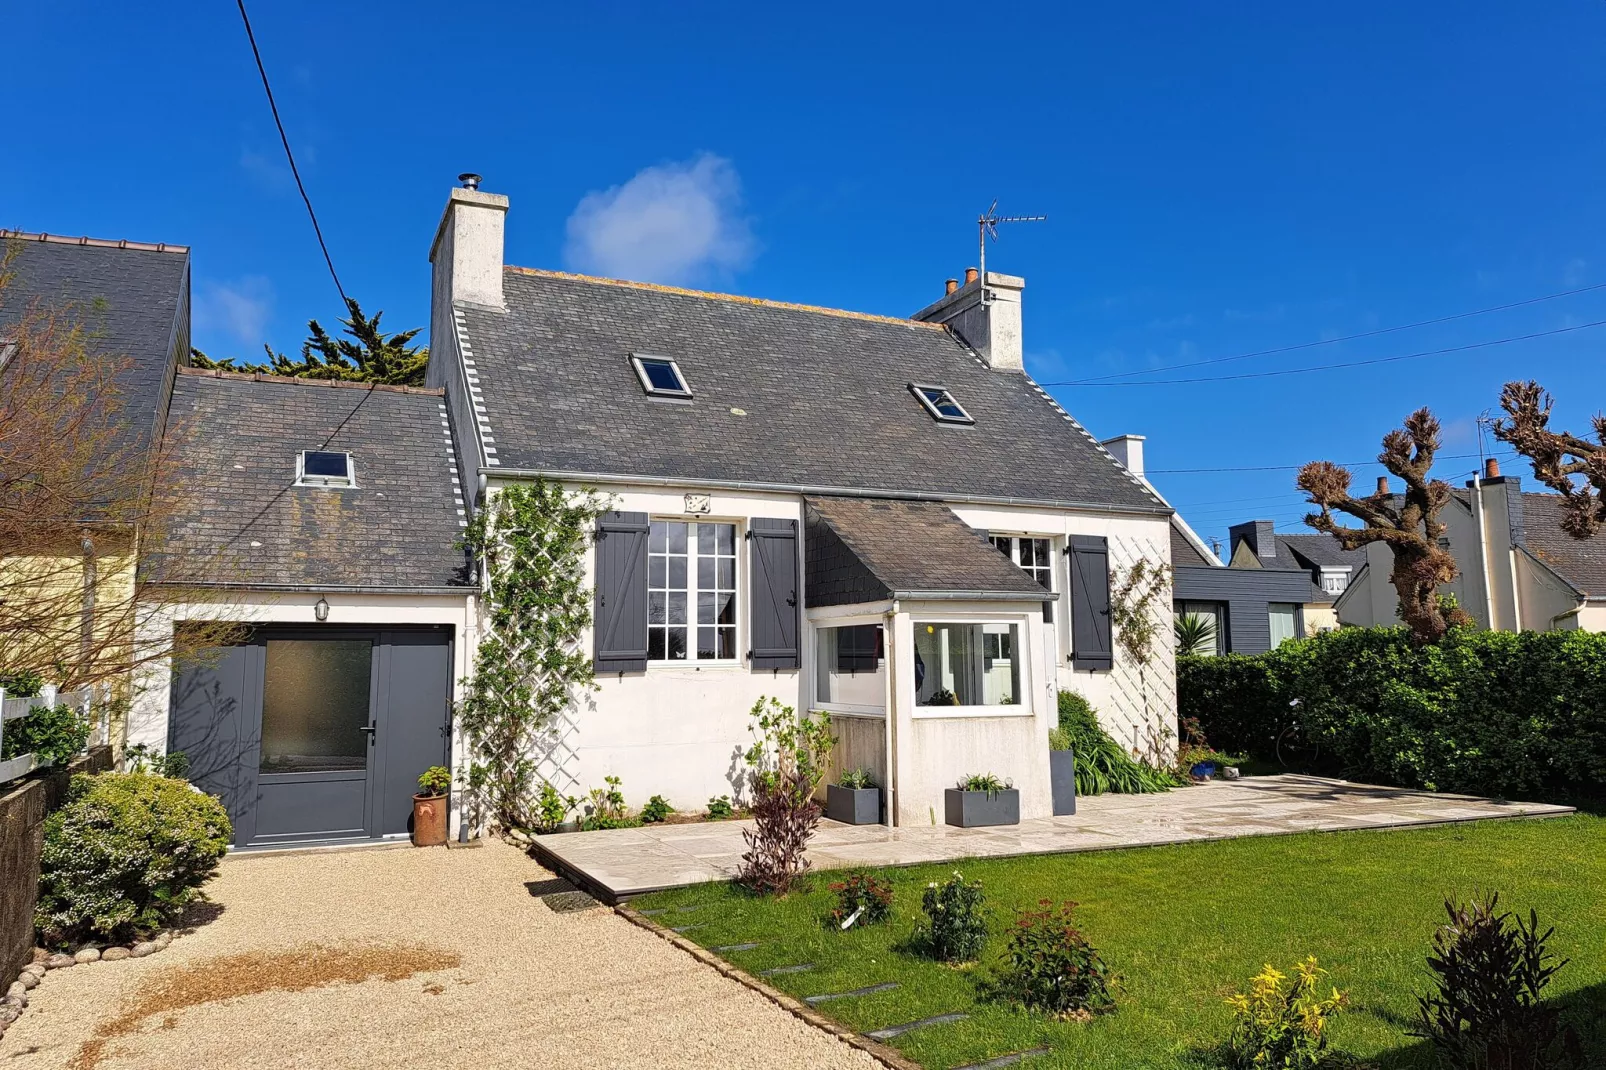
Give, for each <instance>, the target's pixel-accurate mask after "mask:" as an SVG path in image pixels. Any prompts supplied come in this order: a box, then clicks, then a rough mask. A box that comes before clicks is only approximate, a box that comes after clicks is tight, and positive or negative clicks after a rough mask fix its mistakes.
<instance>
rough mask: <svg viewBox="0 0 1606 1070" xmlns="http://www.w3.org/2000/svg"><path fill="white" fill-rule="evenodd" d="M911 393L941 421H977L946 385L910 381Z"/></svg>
mask: <svg viewBox="0 0 1606 1070" xmlns="http://www.w3.org/2000/svg"><path fill="white" fill-rule="evenodd" d="M909 393H911V394H913V395H914V396H915V397H916V398H918V399H919V400H920V404H921V405H922V406H924V407H925V410H926V411H927V412H929V413H930V414H931V416H932V418H933V419H935V420H936V421H938V422H939V423H945V424H973V423H975V422H976V421H975V420H974V419H972V418H971V415H970V413H968V412H966V411H965V407H964V406H963V405H961V404H959V399H958V398H956V397H954V396H953V394H952V393H951V392H950V391H949V389H948V388H947V387H945V386H936V385H933V384H931V383H910V384H909Z"/></svg>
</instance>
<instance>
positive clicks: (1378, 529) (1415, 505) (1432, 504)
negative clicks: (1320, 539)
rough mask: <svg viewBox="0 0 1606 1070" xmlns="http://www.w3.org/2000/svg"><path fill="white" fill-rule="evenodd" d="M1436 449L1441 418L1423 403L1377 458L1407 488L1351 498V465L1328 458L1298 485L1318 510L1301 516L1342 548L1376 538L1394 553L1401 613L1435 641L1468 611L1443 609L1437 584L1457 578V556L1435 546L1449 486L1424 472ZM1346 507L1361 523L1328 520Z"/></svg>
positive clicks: (1420, 635) (1418, 635)
mask: <svg viewBox="0 0 1606 1070" xmlns="http://www.w3.org/2000/svg"><path fill="white" fill-rule="evenodd" d="M1438 450H1439V421H1438V420H1436V419H1434V416H1433V414H1432V413H1431V412H1429V411H1428V410H1427V409H1418V410H1416V411H1415V412H1413V413H1412V414H1411V415H1410V416H1408V417H1406V419H1405V426H1404V427H1400V428H1396V429H1395V430H1393V431H1390V432H1389V433H1388V434H1386V435H1384V436H1383V452H1382V453H1380V454H1378V456H1377V459H1378V462H1379V463H1380V464H1382V465H1383V467H1384V468H1386V469H1388V470H1389V472H1391V473H1392V474H1393V475H1395V476H1398V477H1399V478H1400V479H1401V480H1403V481H1404V482H1405V493H1404V494H1398V495H1397V494H1394V493H1393V492H1391V491H1390V490H1389V489H1388V487H1387V486H1383V485H1380V486H1379V487H1378V489H1377V492H1376V493H1374V494H1372V495H1370V496H1368V497H1365V498H1357V497H1355V496H1353V495H1352V494H1350V472H1349V470H1348V469H1346V468H1342V467H1340V466H1339V465H1336V464H1334V463H1333V462H1332V461H1312V462H1310V463H1309V464H1307V465H1306V466H1305V467H1303V468H1301V469H1300V470H1299V480H1298V483H1299V489H1300V490H1302V491H1304V492H1305V494H1306V495H1308V496H1309V498H1310V503H1311V504H1312V505H1314V506H1316V507H1317V508H1319V509H1320V510H1321V512H1319V513H1311V514H1309V515H1307V516H1306V517H1305V523H1306V524H1309V525H1310V526H1311V527H1313V528H1315V529H1316V530H1317V531H1321V532H1325V533H1327V534H1329V535H1331V536H1333V537H1334V538H1335V539H1337V540H1338V542H1339V545H1341V546H1343V547H1344V549H1346V550H1358V549H1360V548H1361V547H1363V546H1366V545H1367V544H1369V543H1374V542H1381V543H1383V544H1384V545H1386V546H1387V547H1388V548H1389V550H1390V552H1392V553H1393V555H1394V567H1393V569H1392V570H1391V571H1390V573H1389V582H1390V583H1392V584H1393V585H1394V589H1395V591H1396V592H1398V593H1399V597H1400V619H1401V620H1403V621H1404V622H1405V624H1406V626H1407V627H1409V628H1410V629H1411V636H1412V638H1413V639H1415V640H1416V641H1417V642H1419V643H1436V642H1438V641H1439V639H1440V638H1441V637H1443V635H1444V633H1445V632H1446V631H1447V630H1449V627H1450V626H1451V625H1452V624H1463V623H1467V622H1468V621H1469V620H1470V618H1469V617H1467V615H1466V613H1465V612H1463V611H1462V610H1460V609H1455V608H1450V609H1448V610H1447V609H1446V607H1445V605H1444V604H1443V603H1442V602H1441V600H1440V598H1439V584H1441V583H1447V582H1449V581H1450V580H1453V579H1455V577H1456V573H1457V569H1456V564H1455V558H1453V557H1451V556H1450V554H1449V553H1448V552H1446V551H1445V550H1443V549H1440V547H1439V539H1440V537H1442V536H1443V535H1444V530H1445V528H1444V522H1443V521H1442V520H1440V519H1439V514H1440V512H1441V511H1442V510H1443V509H1444V507H1445V505H1447V504H1448V503H1449V501H1450V485H1449V484H1448V483H1446V482H1444V480H1442V479H1429V478H1428V471H1429V470H1430V469H1431V468H1432V467H1433V457H1434V455H1435V454H1436V453H1437V452H1438ZM1335 509H1336V510H1338V511H1339V512H1341V513H1347V514H1349V515H1350V516H1352V517H1354V518H1355V519H1357V520H1359V521H1361V522H1362V523H1363V524H1364V525H1365V526H1364V527H1346V526H1344V525H1342V524H1339V523H1338V522H1337V521H1335V520H1334V519H1333V510H1335Z"/></svg>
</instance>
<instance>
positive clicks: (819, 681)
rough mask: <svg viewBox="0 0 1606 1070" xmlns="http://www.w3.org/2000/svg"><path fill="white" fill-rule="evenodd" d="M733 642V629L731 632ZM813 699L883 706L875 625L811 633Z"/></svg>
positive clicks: (882, 675) (881, 665) (883, 681)
mask: <svg viewBox="0 0 1606 1070" xmlns="http://www.w3.org/2000/svg"><path fill="white" fill-rule="evenodd" d="M731 632H732V636H733V639H732V641H733V642H734V633H735V629H731ZM815 635H816V636H817V641H816V644H815V667H814V674H815V675H814V679H815V683H814V700H815V701H816V702H834V703H846V704H847V705H850V706H861V707H869V708H872V709H876V710H881V709H884V708H885V706H886V700H887V692H886V680H887V678H886V671H887V664H886V658H885V656H884V652H883V648H882V645H881V626H880V625H879V624H857V625H848V626H845V627H838V628H818V629H816V630H815Z"/></svg>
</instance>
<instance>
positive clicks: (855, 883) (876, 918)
mask: <svg viewBox="0 0 1606 1070" xmlns="http://www.w3.org/2000/svg"><path fill="white" fill-rule="evenodd" d="M831 891H832V892H834V893H835V894H836V908H835V909H834V910H832V911H831V920H833V921H835V922H836V924H837V927H838V928H840V929H846V928H848V927H849V926H850V925H879V924H880V923H881V922H884V921H886V920H887V919H888V918H890V917H892V882H891V881H885V880H881V879H880V878H879V877H874V876H871V875H870V874H868V873H865V872H864V871H863V870H854V871H853V872H852V873H849V874H848V875H847V876H846V877H844V878H842V879H841V880H839V881H836V882H834V883H833V884H832V885H831Z"/></svg>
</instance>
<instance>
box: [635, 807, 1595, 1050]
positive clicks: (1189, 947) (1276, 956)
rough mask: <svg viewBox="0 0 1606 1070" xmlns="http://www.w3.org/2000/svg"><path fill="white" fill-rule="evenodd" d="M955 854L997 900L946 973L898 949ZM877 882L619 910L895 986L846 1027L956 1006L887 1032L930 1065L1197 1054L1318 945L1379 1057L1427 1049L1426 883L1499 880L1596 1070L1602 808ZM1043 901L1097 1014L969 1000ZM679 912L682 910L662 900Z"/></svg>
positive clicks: (781, 980)
mask: <svg viewBox="0 0 1606 1070" xmlns="http://www.w3.org/2000/svg"><path fill="white" fill-rule="evenodd" d="M955 868H957V869H959V870H961V871H962V872H963V873H964V874H965V876H966V877H973V878H979V879H980V880H981V881H982V882H983V883H984V884H985V886H986V889H987V892H988V898H989V902H990V904H991V907H992V912H993V913H992V919H991V926H992V931H993V938H992V940H991V942H990V944H989V947H988V950H987V952H986V954H985V955H984V956H983V960H982V962H981V963H980V964H979V965H978V966H976V967H973V968H970V969H962V970H961V969H953V968H950V967H945V966H939V965H936V964H934V963H931V962H927V961H925V960H923V959H920V958H917V957H915V956H914V955H912V954H911V953H909V952H907V951H905V950H903V949H902V945H903V944H904V942H905V941H906V939H907V938H908V936H909V934H910V931H911V929H912V928H913V927H914V925H915V922H916V921H917V919H918V918H919V915H920V893H921V891H922V889H923V888H924V886H925V885H926V883H927V882H928V881H931V880H933V879H938V878H942V877H945V876H946V875H947V874H948V873H949V872H951V871H952V870H953V869H955ZM881 875H883V876H885V877H889V878H890V879H891V880H892V881H893V882H894V885H895V889H896V893H895V894H896V898H895V900H894V916H893V920H892V922H891V923H890V924H888V925H883V926H880V927H876V928H872V929H867V930H850V931H848V932H846V933H840V932H836V931H834V930H831V929H828V928H827V927H826V926H825V925H824V924H823V923H822V919H823V918H824V917H825V915H826V914H827V912H828V911H829V909H830V907H831V905H832V903H833V897H832V896H831V894H830V893H829V891H828V890H827V888H826V885H827V884H828V883H829V881H830V879H831V874H829V873H822V874H817V875H815V876H813V877H812V878H811V881H810V884H811V887H809V888H807V889H805V890H803V891H801V892H796V893H794V894H793V895H791V896H790V897H788V898H786V899H784V900H762V899H756V898H753V897H752V896H750V895H748V894H746V893H745V892H743V891H742V890H740V889H738V888H735V887H733V886H730V885H726V884H711V885H702V886H699V887H696V888H687V889H681V890H678V891H672V892H663V893H659V894H657V895H653V896H648V897H643V898H641V899H638V900H636V901H634V902H633V903H632V905H633V906H635V907H637V908H639V909H648V910H650V909H655V908H668V909H667V911H666V913H664V914H662V915H659V916H658V920H659V921H661V922H663V923H665V924H667V925H670V926H694V927H692V928H690V929H688V930H687V931H686V933H685V935H686V936H687V937H688V938H690V939H693V940H695V941H697V942H698V943H700V944H702V945H703V946H705V947H717V946H721V945H728V944H742V943H748V942H754V943H757V944H758V946H757V947H756V948H753V949H752V950H749V951H730V952H724V953H723V954H725V956H726V957H727V958H728V959H729V960H730V961H731V962H733V963H735V964H737V965H739V966H740V967H742V968H743V969H745V970H747V971H749V972H752V973H758V972H759V971H762V970H766V969H770V968H772V967H777V966H792V965H798V964H801V963H812V964H814V967H815V968H814V969H812V970H809V971H806V972H800V973H789V974H781V975H776V976H774V977H771V978H769V979H768V980H769V981H770V983H772V984H774V985H775V986H776V987H778V988H781V989H784V990H785V991H787V992H790V993H792V994H793V995H796V996H800V997H801V996H811V995H816V994H819V993H832V992H843V991H846V990H848V989H854V988H861V987H864V986H867V985H872V984H877V983H881V982H888V981H892V982H897V983H898V984H899V986H900V987H898V988H897V989H895V990H892V991H888V992H882V993H877V994H875V995H870V996H864V997H858V998H850V999H842V1000H836V1001H833V1002H830V1003H825V1004H822V1005H821V1006H820V1008H819V1009H820V1010H821V1011H824V1012H825V1013H828V1014H830V1015H832V1016H834V1017H836V1018H837V1019H838V1020H840V1021H841V1022H843V1023H844V1024H846V1025H849V1026H851V1027H853V1028H854V1029H857V1030H860V1031H866V1030H871V1029H878V1028H882V1027H885V1026H889V1025H895V1024H900V1023H903V1022H908V1021H913V1020H915V1019H919V1018H925V1017H929V1016H931V1015H936V1014H943V1013H946V1012H951V1011H961V1012H966V1013H968V1014H970V1018H969V1019H968V1020H966V1021H963V1022H958V1023H953V1024H947V1025H939V1026H934V1027H929V1028H926V1029H922V1030H917V1031H915V1032H912V1033H908V1034H905V1035H904V1036H902V1037H900V1038H898V1039H897V1040H895V1041H893V1042H892V1043H893V1044H895V1045H896V1046H897V1047H899V1048H900V1049H901V1050H903V1051H904V1052H905V1053H906V1054H907V1055H908V1056H909V1057H910V1058H912V1059H914V1060H916V1061H917V1062H919V1063H921V1064H922V1065H923V1066H926V1067H930V1068H933V1070H936V1068H947V1067H953V1066H960V1065H964V1064H967V1063H971V1062H976V1061H979V1060H982V1059H986V1058H990V1057H994V1056H997V1055H1001V1054H1003V1053H1006V1052H1011V1051H1018V1050H1021V1049H1025V1048H1031V1047H1036V1046H1048V1047H1051V1048H1052V1049H1053V1053H1052V1054H1051V1055H1049V1056H1045V1057H1043V1058H1040V1059H1034V1060H1030V1061H1028V1062H1027V1063H1025V1064H1023V1065H1024V1066H1025V1067H1031V1068H1037V1067H1051V1066H1052V1067H1075V1068H1077V1070H1093V1068H1106V1067H1107V1068H1110V1070H1133V1068H1137V1067H1193V1068H1197V1067H1203V1066H1209V1065H1212V1061H1211V1059H1210V1058H1209V1056H1208V1055H1207V1054H1206V1052H1207V1050H1208V1049H1209V1048H1211V1047H1212V1046H1214V1045H1215V1044H1217V1043H1218V1042H1219V1041H1220V1040H1221V1039H1222V1038H1223V1037H1224V1036H1225V1035H1226V1032H1227V1028H1228V1015H1227V1012H1226V1009H1225V1007H1224V1006H1223V1004H1222V1000H1223V998H1224V997H1225V996H1227V995H1228V994H1229V993H1231V992H1232V991H1234V989H1235V988H1237V987H1238V986H1241V985H1242V984H1244V983H1245V982H1246V981H1247V980H1248V978H1249V977H1250V976H1251V975H1252V974H1253V973H1255V971H1256V970H1257V969H1259V967H1260V966H1261V965H1262V964H1263V963H1266V962H1271V963H1273V964H1275V965H1277V966H1278V967H1279V968H1281V969H1284V970H1285V971H1286V970H1287V968H1288V967H1289V966H1290V965H1292V963H1293V962H1294V961H1295V960H1296V959H1298V958H1301V957H1303V956H1304V955H1307V954H1315V955H1317V956H1318V957H1319V958H1320V959H1321V961H1322V964H1323V965H1324V966H1326V967H1327V968H1329V969H1330V970H1331V971H1332V977H1331V979H1332V980H1333V981H1334V982H1335V983H1337V984H1338V985H1339V986H1340V987H1341V988H1343V989H1346V990H1347V991H1348V992H1349V993H1350V995H1351V998H1352V1000H1353V1003H1352V1006H1351V1007H1350V1009H1349V1010H1348V1011H1346V1012H1345V1013H1344V1015H1342V1016H1341V1018H1340V1020H1339V1021H1338V1023H1337V1025H1336V1026H1335V1029H1334V1033H1333V1038H1334V1042H1335V1045H1336V1046H1338V1047H1340V1048H1342V1049H1344V1050H1346V1051H1349V1052H1351V1053H1353V1054H1355V1055H1357V1056H1360V1057H1362V1058H1363V1059H1365V1060H1366V1061H1367V1062H1369V1063H1373V1064H1375V1065H1377V1066H1379V1067H1381V1068H1385V1070H1387V1068H1395V1067H1430V1066H1432V1064H1433V1061H1432V1058H1431V1054H1430V1053H1429V1052H1427V1051H1426V1050H1425V1049H1424V1047H1423V1045H1422V1043H1421V1042H1419V1041H1416V1040H1413V1039H1412V1038H1411V1037H1409V1036H1407V1035H1406V1030H1407V1029H1408V1028H1409V1027H1410V1022H1411V1016H1412V1014H1413V1012H1414V1009H1415V1002H1414V998H1413V994H1414V993H1415V992H1417V991H1419V990H1422V989H1423V988H1424V986H1425V981H1426V977H1427V971H1426V967H1425V966H1424V964H1423V959H1424V954H1425V952H1426V949H1427V946H1428V940H1429V938H1430V937H1431V935H1432V932H1433V930H1434V926H1435V924H1436V923H1437V922H1438V920H1439V919H1440V917H1441V916H1442V914H1441V901H1442V898H1443V896H1444V895H1445V894H1446V893H1455V894H1461V895H1464V894H1467V893H1470V892H1471V891H1473V890H1474V889H1479V888H1494V889H1497V890H1499V891H1500V892H1501V896H1502V902H1503V903H1505V904H1507V905H1509V906H1511V907H1515V908H1520V909H1521V910H1522V911H1524V912H1526V911H1527V910H1528V908H1529V907H1533V908H1534V909H1536V910H1538V911H1539V915H1540V920H1541V922H1542V923H1544V924H1553V925H1555V927H1556V935H1555V938H1554V939H1553V941H1552V944H1551V946H1552V948H1553V949H1554V950H1556V951H1557V952H1559V953H1560V954H1561V955H1563V956H1565V957H1568V958H1570V959H1571V960H1572V962H1571V964H1570V965H1568V966H1567V967H1566V968H1565V969H1563V970H1562V971H1561V973H1560V974H1559V975H1557V978H1556V980H1555V981H1554V982H1552V986H1551V988H1550V989H1549V990H1548V991H1549V992H1550V995H1551V998H1552V999H1557V1000H1560V1001H1561V1002H1562V1003H1563V1005H1564V1006H1566V1008H1567V1012H1568V1014H1569V1016H1570V1017H1571V1018H1572V1019H1573V1020H1574V1021H1575V1022H1577V1023H1578V1024H1579V1025H1580V1028H1581V1029H1583V1030H1584V1032H1585V1037H1586V1046H1587V1047H1588V1050H1589V1051H1590V1054H1591V1056H1592V1059H1591V1062H1590V1065H1592V1066H1595V1065H1599V1066H1606V1025H1603V1024H1601V1023H1606V819H1602V818H1600V817H1593V816H1586V815H1577V816H1572V817H1565V818H1552V819H1549V820H1543V821H1521V820H1517V821H1511V820H1508V821H1489V822H1483V823H1479V824H1468V825H1453V826H1445V827H1438V828H1423V829H1410V830H1402V831H1393V832H1341V833H1314V834H1309V835H1299V836H1277V837H1264V838H1253V839H1242V840H1230V841H1224V842H1217V843H1202V844H1188V845H1183V846H1175V847H1140V848H1134V849H1130V850H1122V851H1102V852H1095V853H1087V854H1066V855H1053V856H1040V857H1030V858H1013V859H992V860H985V861H982V860H977V861H969V862H963V863H959V864H957V865H947V866H922V867H919V868H912V869H888V870H884V871H881ZM1044 898H1048V899H1055V900H1060V899H1072V900H1075V901H1077V902H1078V903H1080V904H1081V907H1080V908H1079V914H1080V917H1081V926H1082V929H1083V931H1084V932H1085V933H1086V934H1087V936H1088V938H1089V939H1090V940H1091V941H1092V942H1093V944H1094V946H1096V947H1097V948H1099V949H1100V951H1101V952H1102V953H1103V954H1104V956H1105V958H1106V960H1107V961H1108V962H1109V963H1110V965H1111V967H1112V968H1113V969H1114V970H1115V971H1116V972H1117V973H1118V974H1119V975H1120V981H1119V988H1118V994H1117V1000H1118V1004H1117V1009H1116V1010H1115V1012H1114V1013H1111V1014H1107V1015H1104V1016H1101V1017H1099V1018H1097V1019H1095V1020H1094V1021H1093V1022H1091V1023H1088V1024H1076V1023H1066V1022H1057V1021H1053V1020H1049V1019H1047V1018H1043V1017H1037V1016H1033V1015H1029V1014H1026V1013H1024V1012H1020V1011H1015V1010H1010V1009H1008V1008H1007V1007H1004V1006H1001V1005H998V1004H994V1003H989V1002H985V1001H982V1000H980V999H979V998H978V984H977V982H978V980H980V979H981V978H982V977H985V976H986V975H987V974H988V972H989V970H990V968H991V966H992V964H993V962H994V961H996V956H997V955H999V953H1000V952H1001V951H1002V950H1003V945H1004V937H1003V935H1002V934H1003V933H1004V931H1005V930H1006V928H1007V927H1008V925H1009V924H1010V921H1011V919H1012V916H1013V908H1015V907H1021V906H1031V905H1034V904H1035V903H1036V902H1037V901H1038V900H1039V899H1044ZM683 907H691V908H693V909H690V910H685V911H682V910H680V909H677V908H683Z"/></svg>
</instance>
